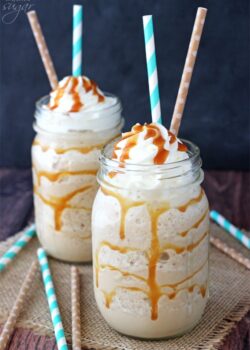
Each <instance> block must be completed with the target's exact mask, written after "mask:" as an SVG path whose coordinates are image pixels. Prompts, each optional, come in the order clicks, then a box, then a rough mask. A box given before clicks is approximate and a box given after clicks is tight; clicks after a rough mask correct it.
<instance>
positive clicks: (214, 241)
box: [210, 237, 250, 270]
mask: <svg viewBox="0 0 250 350" xmlns="http://www.w3.org/2000/svg"><path fill="white" fill-rule="evenodd" d="M210 242H211V244H213V245H214V246H215V247H216V248H217V249H219V250H221V251H222V252H223V253H225V254H226V255H228V256H230V258H232V259H234V260H235V261H237V262H238V263H239V264H241V265H243V266H245V267H246V268H247V269H248V270H250V260H249V259H247V258H245V257H244V256H243V255H242V254H240V253H238V252H237V251H236V250H235V249H233V248H230V247H228V245H227V244H226V243H224V242H222V241H221V240H220V239H219V238H215V237H210Z"/></svg>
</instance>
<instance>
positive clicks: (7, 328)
mask: <svg viewBox="0 0 250 350" xmlns="http://www.w3.org/2000/svg"><path fill="white" fill-rule="evenodd" d="M37 268H38V262H37V261H36V260H35V261H34V262H33V263H32V265H31V267H30V269H29V271H28V273H27V275H26V277H25V280H24V282H23V284H22V286H21V289H20V292H19V294H18V296H17V298H16V301H15V303H14V305H13V307H12V309H11V311H10V314H9V317H8V319H7V321H6V322H5V324H4V327H3V330H2V333H1V335H0V350H4V349H5V348H6V345H7V343H8V341H9V339H10V337H11V335H12V333H13V331H14V328H15V325H16V322H17V319H18V317H19V315H20V313H21V311H22V309H23V306H24V304H25V301H26V300H27V297H28V294H29V291H30V286H31V284H32V282H33V280H34V277H35V274H36V272H37Z"/></svg>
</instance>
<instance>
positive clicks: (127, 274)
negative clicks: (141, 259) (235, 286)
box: [99, 259, 208, 289]
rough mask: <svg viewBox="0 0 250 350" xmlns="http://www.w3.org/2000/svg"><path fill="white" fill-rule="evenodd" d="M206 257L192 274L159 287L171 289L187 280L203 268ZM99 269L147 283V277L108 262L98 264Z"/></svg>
mask: <svg viewBox="0 0 250 350" xmlns="http://www.w3.org/2000/svg"><path fill="white" fill-rule="evenodd" d="M207 261H208V260H207V259H206V260H205V261H204V263H203V264H202V265H201V266H200V267H199V268H198V269H197V270H195V271H194V272H193V273H192V274H190V275H189V276H187V277H185V278H183V279H182V280H180V281H178V282H176V283H166V284H162V285H161V286H160V287H161V288H166V287H169V288H172V289H176V288H177V287H178V286H179V285H181V284H183V283H185V282H187V281H188V280H190V279H192V278H193V277H194V276H195V275H197V274H198V273H199V272H200V271H201V270H202V269H203V268H204V266H205V265H206V264H207ZM99 269H102V270H105V269H108V270H110V271H115V272H119V273H120V274H121V275H122V276H124V277H133V278H135V279H137V280H140V281H143V282H145V283H147V278H145V277H143V276H140V275H138V274H136V273H132V272H129V271H125V270H121V269H120V268H118V267H116V266H113V265H110V264H100V265H99Z"/></svg>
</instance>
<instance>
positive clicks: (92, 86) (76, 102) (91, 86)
mask: <svg viewBox="0 0 250 350" xmlns="http://www.w3.org/2000/svg"><path fill="white" fill-rule="evenodd" d="M69 82H72V86H71V89H70V91H69V94H71V95H72V99H73V105H72V107H71V110H70V112H79V110H80V109H81V107H83V106H84V104H83V103H82V102H81V99H80V94H79V93H78V92H77V91H76V88H77V85H78V84H79V79H78V78H77V77H68V78H67V80H66V82H65V84H64V85H63V86H62V87H60V86H59V87H58V88H57V89H56V96H55V99H54V104H53V105H50V104H49V108H50V109H51V110H53V109H55V108H57V107H58V106H59V103H60V100H61V99H62V97H63V95H64V93H65V89H66V87H67V86H68V84H69ZM82 84H83V87H84V89H85V91H86V92H89V91H91V90H92V93H93V95H95V96H97V98H98V102H103V101H104V100H105V97H104V95H102V94H101V93H100V92H99V91H98V88H97V84H96V83H95V82H94V81H93V80H87V79H86V78H84V77H82Z"/></svg>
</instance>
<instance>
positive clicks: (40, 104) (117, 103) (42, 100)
mask: <svg viewBox="0 0 250 350" xmlns="http://www.w3.org/2000/svg"><path fill="white" fill-rule="evenodd" d="M103 94H104V96H105V97H112V98H114V100H115V103H114V104H112V105H107V106H105V107H104V108H103V109H102V111H104V110H105V111H106V110H108V109H112V108H114V107H117V106H118V107H120V110H122V107H121V100H120V99H119V97H117V96H115V95H113V94H111V93H110V92H103ZM49 97H50V95H44V96H42V97H40V98H39V99H38V100H36V102H35V106H36V109H37V110H41V109H42V108H44V106H46V105H47V104H48V102H49ZM46 111H47V112H50V113H51V114H53V115H58V114H64V115H80V114H89V113H91V114H93V113H95V112H98V110H94V109H93V110H91V111H84V110H82V111H81V112H59V111H56V110H51V109H46ZM116 112H117V111H116Z"/></svg>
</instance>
